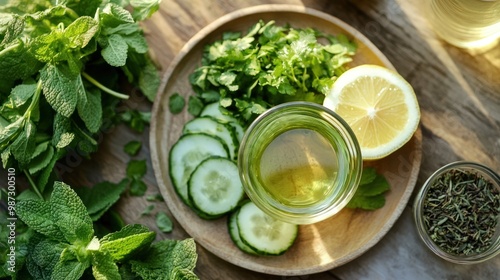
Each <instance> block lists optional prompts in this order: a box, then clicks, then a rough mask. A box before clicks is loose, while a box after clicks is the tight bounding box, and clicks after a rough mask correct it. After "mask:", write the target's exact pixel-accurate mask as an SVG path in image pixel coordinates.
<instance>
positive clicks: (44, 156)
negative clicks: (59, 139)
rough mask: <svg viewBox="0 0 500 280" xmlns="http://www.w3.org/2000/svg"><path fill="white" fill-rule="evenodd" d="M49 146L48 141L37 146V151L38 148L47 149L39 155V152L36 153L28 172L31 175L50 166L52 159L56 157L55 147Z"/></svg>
mask: <svg viewBox="0 0 500 280" xmlns="http://www.w3.org/2000/svg"><path fill="white" fill-rule="evenodd" d="M49 144H50V142H49V141H46V142H43V143H42V144H39V145H38V146H37V149H38V147H42V148H43V147H45V149H44V150H43V151H42V152H40V153H39V154H37V152H35V153H34V155H33V158H32V159H31V162H30V164H29V167H28V171H29V173H30V174H35V173H37V172H38V171H40V170H42V169H44V168H45V167H47V166H48V165H49V163H50V161H51V160H52V157H54V155H55V152H54V147H52V146H51V145H49Z"/></svg>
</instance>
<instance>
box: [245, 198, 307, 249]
mask: <svg viewBox="0 0 500 280" xmlns="http://www.w3.org/2000/svg"><path fill="white" fill-rule="evenodd" d="M236 223H237V225H238V230H239V232H240V238H241V240H242V241H243V242H244V243H245V244H246V245H248V246H249V247H250V248H252V250H254V251H255V252H257V253H258V254H261V255H282V254H283V253H285V252H286V251H287V250H288V249H289V248H290V247H291V246H292V245H293V243H294V241H295V239H296V238H297V234H298V228H299V227H298V225H294V224H289V223H285V222H282V221H279V220H276V219H275V218H273V217H271V216H269V215H267V214H266V213H264V212H263V211H262V210H260V209H259V208H258V207H257V206H256V205H255V204H254V203H253V202H251V201H250V202H248V203H245V204H244V205H243V206H241V208H240V209H239V211H238V215H237V221H236Z"/></svg>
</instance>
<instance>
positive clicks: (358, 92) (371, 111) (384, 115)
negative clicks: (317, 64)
mask: <svg viewBox="0 0 500 280" xmlns="http://www.w3.org/2000/svg"><path fill="white" fill-rule="evenodd" d="M323 105H324V106H325V107H328V108H330V109H332V110H333V111H335V112H336V113H337V114H339V115H340V116H341V117H342V118H343V119H344V120H345V121H346V122H347V123H348V124H349V126H350V127H351V128H352V130H353V131H354V134H355V135H356V138H357V139H358V142H359V145H360V147H361V154H362V157H363V159H364V160H374V159H379V158H383V157H385V156H388V155H389V154H391V153H392V152H394V151H396V150H397V149H399V148H400V147H402V146H403V145H404V144H405V143H406V142H408V141H409V140H410V139H411V137H412V136H413V134H414V133H415V131H416V130H417V128H418V124H419V122H420V109H419V106H418V101H417V97H416V96H415V92H414V91H413V88H412V86H411V85H410V84H409V83H408V82H407V81H406V80H405V79H404V78H403V77H402V76H401V75H400V74H398V73H397V72H395V71H392V70H389V69H387V68H385V67H382V66H377V65H361V66H356V67H353V68H351V69H349V70H347V71H346V72H344V73H343V74H342V75H340V77H339V78H338V79H337V80H336V81H335V83H334V85H333V87H332V89H331V91H330V92H329V93H328V94H327V95H326V97H325V100H324V102H323Z"/></svg>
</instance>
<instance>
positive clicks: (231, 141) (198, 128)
mask: <svg viewBox="0 0 500 280" xmlns="http://www.w3.org/2000/svg"><path fill="white" fill-rule="evenodd" d="M182 133H183V134H187V133H207V134H210V135H214V136H217V137H219V138H220V139H222V140H223V141H224V143H225V144H226V146H227V147H228V148H229V156H230V157H231V158H232V159H236V153H237V151H238V145H239V141H238V139H237V137H236V132H235V130H234V128H233V127H232V126H230V125H229V124H227V123H222V122H219V121H217V119H215V118H213V117H210V116H204V117H198V118H194V119H192V120H190V121H189V122H187V123H186V124H185V125H184V127H183V129H182Z"/></svg>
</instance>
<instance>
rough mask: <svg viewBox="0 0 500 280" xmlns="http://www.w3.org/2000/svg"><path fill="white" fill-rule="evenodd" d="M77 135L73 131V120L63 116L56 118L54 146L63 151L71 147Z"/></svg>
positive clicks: (59, 115)
mask: <svg viewBox="0 0 500 280" xmlns="http://www.w3.org/2000/svg"><path fill="white" fill-rule="evenodd" d="M74 138H75V134H74V133H73V132H72V131H71V120H70V119H69V118H67V117H65V116H63V115H61V114H56V116H55V117H54V135H53V136H52V145H54V146H55V147H56V148H59V149H62V148H65V147H66V146H69V145H70V144H71V142H72V141H73V139H74Z"/></svg>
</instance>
